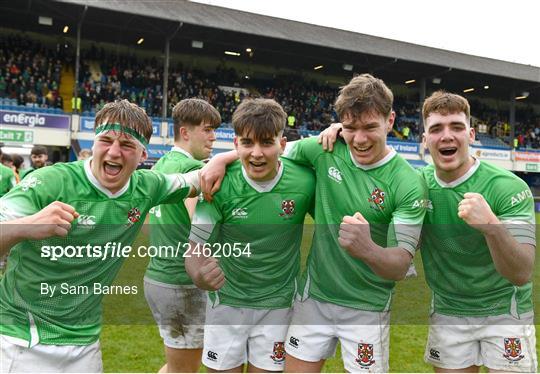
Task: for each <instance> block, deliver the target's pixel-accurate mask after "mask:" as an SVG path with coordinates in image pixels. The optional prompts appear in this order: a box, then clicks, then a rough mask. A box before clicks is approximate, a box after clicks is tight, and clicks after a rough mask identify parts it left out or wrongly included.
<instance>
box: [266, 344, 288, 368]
mask: <svg viewBox="0 0 540 374" xmlns="http://www.w3.org/2000/svg"><path fill="white" fill-rule="evenodd" d="M270 358H271V359H272V360H274V363H276V364H279V363H282V362H283V361H285V342H274V350H273V351H272V355H271V356H270Z"/></svg>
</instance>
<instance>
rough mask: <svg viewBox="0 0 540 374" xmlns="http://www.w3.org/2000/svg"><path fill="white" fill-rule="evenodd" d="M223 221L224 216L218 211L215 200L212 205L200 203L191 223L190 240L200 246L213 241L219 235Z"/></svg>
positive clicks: (206, 202)
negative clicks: (220, 224)
mask: <svg viewBox="0 0 540 374" xmlns="http://www.w3.org/2000/svg"><path fill="white" fill-rule="evenodd" d="M222 221H223V215H222V214H221V211H220V210H219V209H218V206H217V202H216V201H215V198H214V202H212V203H209V202H208V201H206V200H202V201H199V202H198V203H197V207H196V208H195V214H194V215H193V219H192V222H191V232H190V234H189V240H191V241H192V242H195V243H199V244H204V243H207V242H209V241H211V239H212V238H214V237H215V236H216V235H217V231H218V230H219V225H218V224H219V223H221V222H222Z"/></svg>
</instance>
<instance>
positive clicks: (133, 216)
mask: <svg viewBox="0 0 540 374" xmlns="http://www.w3.org/2000/svg"><path fill="white" fill-rule="evenodd" d="M140 219H141V211H140V210H139V208H131V209H130V210H129V212H128V214H127V225H128V226H132V225H134V224H136V223H137V222H139V220H140Z"/></svg>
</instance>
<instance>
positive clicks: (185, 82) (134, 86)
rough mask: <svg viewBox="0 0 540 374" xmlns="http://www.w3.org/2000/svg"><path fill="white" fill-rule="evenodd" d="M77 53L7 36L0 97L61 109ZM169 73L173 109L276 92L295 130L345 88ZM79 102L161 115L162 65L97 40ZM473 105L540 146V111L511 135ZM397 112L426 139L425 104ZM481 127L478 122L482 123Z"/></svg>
mask: <svg viewBox="0 0 540 374" xmlns="http://www.w3.org/2000/svg"><path fill="white" fill-rule="evenodd" d="M72 64H73V60H72V56H71V54H70V53H69V48H66V45H63V44H61V43H60V44H58V45H57V47H56V48H55V49H50V48H45V47H44V46H43V45H42V44H41V43H39V42H37V41H34V40H31V39H28V38H26V37H23V36H20V35H9V36H5V35H4V36H0V99H2V98H7V99H9V100H11V101H12V102H13V101H15V100H16V104H17V105H22V106H27V107H28V106H32V107H39V108H62V106H63V103H62V97H61V96H60V94H59V86H60V79H61V71H62V68H63V67H64V66H65V67H67V68H71V67H72V66H71V65H72ZM169 70H170V71H169V79H168V89H167V94H168V102H167V106H168V108H167V116H168V117H170V116H171V110H172V107H173V106H174V105H175V104H176V103H177V102H178V101H180V100H182V99H184V98H187V97H196V98H201V99H204V100H207V101H208V102H209V103H210V104H212V105H213V106H214V107H216V108H217V109H218V111H219V112H220V114H221V117H222V119H223V122H224V123H230V122H231V117H232V113H233V112H234V110H235V109H236V107H237V106H238V105H239V104H240V102H241V101H242V100H243V99H244V98H245V97H264V98H272V99H275V100H276V101H277V102H279V103H280V104H281V105H282V106H283V108H284V109H285V111H286V112H287V114H288V121H287V122H288V126H287V129H288V132H289V133H290V132H291V131H293V132H297V131H315V132H318V131H321V130H323V129H324V128H326V127H327V126H328V125H329V124H330V123H332V122H335V121H337V120H338V116H337V114H336V112H335V111H334V109H333V103H334V101H335V98H336V95H337V93H338V87H332V86H329V85H324V84H320V83H317V82H315V81H311V82H310V81H307V80H305V79H304V78H302V77H300V76H297V75H280V76H274V77H272V78H269V79H260V78H250V77H248V76H244V75H240V74H238V73H237V72H236V71H235V70H234V69H233V68H227V67H226V66H225V64H224V63H221V64H220V65H219V66H218V67H217V68H216V69H215V71H213V72H208V71H203V70H200V69H192V68H188V67H184V66H183V65H182V64H181V63H176V64H171V67H170V69H169ZM79 82H81V83H80V85H79V87H78V92H77V96H79V97H80V99H81V100H80V104H76V107H75V109H78V110H79V111H81V112H83V114H89V115H93V114H94V113H95V112H97V111H99V110H100V109H101V108H102V107H103V106H104V105H105V104H106V103H107V102H110V101H114V100H117V99H128V100H129V101H131V102H134V103H137V104H138V105H140V106H141V107H143V108H144V109H145V110H146V112H147V113H148V114H149V115H151V116H155V117H161V116H162V103H163V68H162V66H161V64H160V63H159V62H158V60H157V59H156V58H150V59H146V60H144V59H138V58H137V57H135V56H133V55H132V56H127V55H118V54H112V53H108V52H106V51H105V50H104V49H103V48H101V49H98V48H96V47H95V46H92V47H91V48H89V49H87V50H83V51H82V53H81V69H80V71H79ZM0 104H2V103H1V102H0ZM471 107H472V112H473V113H474V114H475V115H476V116H477V118H479V120H478V121H477V123H481V124H483V125H485V126H481V127H480V128H479V129H481V130H482V131H481V133H485V134H488V135H490V136H492V137H494V138H498V139H502V140H503V141H505V142H506V143H507V144H508V145H511V146H514V147H515V148H540V117H538V115H536V117H535V115H534V113H533V111H532V110H530V111H523V113H519V114H520V115H519V116H518V118H526V119H527V120H526V121H523V122H521V123H518V124H517V126H516V131H515V139H510V131H509V125H508V121H507V120H506V119H505V118H504V115H501V113H500V112H498V111H497V110H495V109H493V108H491V107H489V106H487V105H485V104H483V103H482V102H480V101H475V100H471ZM395 108H396V113H397V120H396V125H395V126H394V129H395V130H394V131H393V132H392V133H390V134H389V136H390V137H396V138H400V139H403V140H410V141H419V140H420V136H419V125H420V121H419V119H420V116H419V107H418V103H414V102H410V101H407V100H404V99H401V98H399V97H396V100H395ZM477 131H478V128H477Z"/></svg>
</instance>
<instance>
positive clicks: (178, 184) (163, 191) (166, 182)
mask: <svg viewBox="0 0 540 374" xmlns="http://www.w3.org/2000/svg"><path fill="white" fill-rule="evenodd" d="M152 173H153V174H154V175H155V177H156V178H157V183H156V184H155V186H156V188H157V189H158V191H156V193H154V194H153V196H154V197H155V198H156V199H157V200H156V201H154V204H153V205H159V204H171V203H177V202H179V201H182V200H183V199H185V198H186V197H187V196H188V195H189V191H190V190H191V185H190V184H189V183H187V182H186V179H185V178H184V176H183V175H182V174H179V173H176V174H163V173H160V172H156V171H152Z"/></svg>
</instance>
